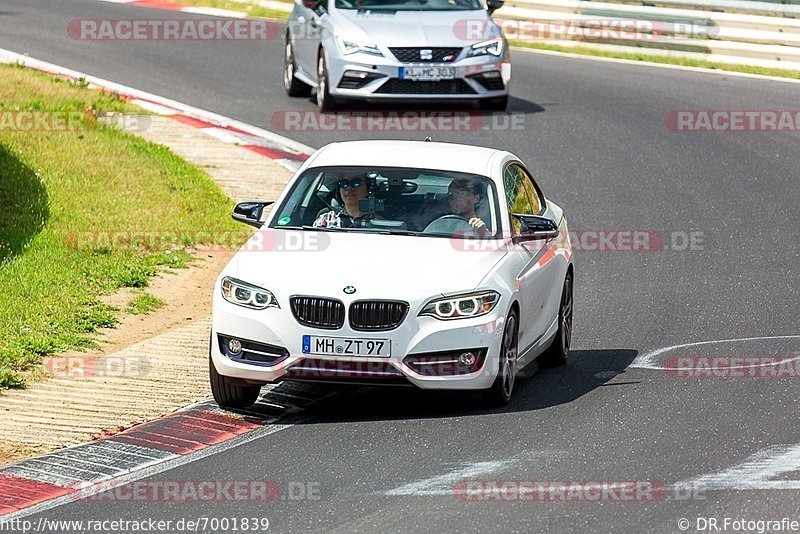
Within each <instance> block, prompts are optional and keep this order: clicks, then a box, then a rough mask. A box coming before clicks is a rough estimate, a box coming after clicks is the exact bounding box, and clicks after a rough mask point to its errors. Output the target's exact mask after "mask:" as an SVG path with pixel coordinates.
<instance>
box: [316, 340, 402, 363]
mask: <svg viewBox="0 0 800 534" xmlns="http://www.w3.org/2000/svg"><path fill="white" fill-rule="evenodd" d="M303 354H320V355H324V356H381V357H384V358H388V357H389V356H391V355H392V342H391V340H389V339H360V338H351V337H324V336H308V335H304V336H303Z"/></svg>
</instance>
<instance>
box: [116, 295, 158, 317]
mask: <svg viewBox="0 0 800 534" xmlns="http://www.w3.org/2000/svg"><path fill="white" fill-rule="evenodd" d="M165 304H166V302H164V301H163V300H161V299H160V298H158V297H155V296H153V295H151V294H150V293H142V294H140V295H137V296H136V297H134V298H133V300H131V301H130V302H129V303H128V306H127V307H126V308H125V312H126V313H130V314H133V315H144V314H145V313H150V312H151V311H154V310H157V309H159V308H163V307H164V305H165Z"/></svg>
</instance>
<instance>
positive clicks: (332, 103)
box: [316, 50, 336, 112]
mask: <svg viewBox="0 0 800 534" xmlns="http://www.w3.org/2000/svg"><path fill="white" fill-rule="evenodd" d="M329 87H330V83H329V80H328V65H327V63H325V51H324V50H320V51H319V58H318V59H317V96H316V99H317V107H318V108H319V110H320V111H321V112H325V111H330V110H332V109H334V108H335V107H336V99H335V98H333V97H332V96H331V93H330V91H329Z"/></svg>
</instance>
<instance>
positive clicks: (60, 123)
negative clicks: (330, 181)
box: [0, 65, 246, 388]
mask: <svg viewBox="0 0 800 534" xmlns="http://www.w3.org/2000/svg"><path fill="white" fill-rule="evenodd" d="M0 79H2V80H3V83H2V84H0V388H8V387H24V385H25V374H26V372H28V371H31V370H33V369H34V368H35V367H36V366H37V364H39V363H40V361H41V357H42V356H45V355H51V354H56V353H59V352H63V351H65V350H68V349H73V348H81V347H89V346H92V345H93V344H94V343H95V341H94V337H93V335H92V334H93V333H94V332H95V331H96V329H97V328H100V327H110V326H113V325H114V324H115V322H116V316H117V313H118V312H119V310H118V309H116V308H113V307H110V306H108V305H105V304H103V303H102V302H101V301H100V300H99V298H98V297H99V296H100V295H104V294H109V293H113V292H114V291H116V290H118V289H119V288H122V287H145V286H147V284H148V279H149V278H150V277H152V276H154V275H156V274H157V273H158V272H159V271H160V270H162V269H163V268H166V267H171V268H179V267H184V266H186V265H187V263H188V262H189V261H190V260H191V258H192V255H191V254H190V252H188V251H187V250H186V247H190V246H192V245H195V244H199V243H203V244H212V243H215V242H216V241H214V240H215V239H223V240H225V242H226V244H227V245H230V244H231V241H232V240H237V241H239V242H243V241H244V239H245V236H246V235H245V234H244V233H241V234H237V232H242V230H241V228H240V227H239V225H236V223H234V222H233V221H231V219H230V210H231V209H232V205H233V203H232V201H231V200H230V199H228V198H227V197H226V196H225V195H224V193H223V192H222V191H221V190H220V189H219V187H218V186H217V185H216V184H215V183H214V182H213V181H212V180H211V178H210V177H209V176H208V175H206V174H205V173H204V172H203V171H201V170H199V169H197V168H196V167H193V166H192V165H190V164H188V163H187V162H185V161H184V160H182V159H180V158H179V157H177V156H176V155H174V154H173V153H171V152H170V151H169V150H168V149H167V148H165V147H162V146H158V145H154V144H152V143H149V142H146V141H144V140H142V139H140V138H138V137H136V136H134V135H130V134H127V133H124V132H121V131H120V130H117V129H114V128H110V127H106V126H103V125H102V124H100V123H99V122H98V121H97V120H96V119H95V114H96V113H98V112H131V111H133V110H134V109H135V108H133V107H131V106H129V105H128V104H126V103H125V102H123V101H122V100H119V99H118V98H117V97H115V96H112V95H108V94H105V93H102V92H100V91H95V90H90V89H87V88H85V86H84V84H81V83H71V82H69V81H66V80H62V79H57V78H53V77H51V76H48V75H44V74H40V73H37V72H33V71H30V70H27V69H24V68H20V67H17V66H13V65H0ZM31 116H34V117H36V118H37V119H38V120H40V121H41V122H38V123H37V122H25V121H24V120H23V119H25V118H28V119H30V117H31ZM64 117H66V119H64ZM141 122H142V123H144V122H146V117H145V118H142V119H141ZM65 124H66V125H68V126H67V127H65V126H64V125H65ZM196 230H203V232H202V233H197V232H195V231H196ZM136 236H139V237H141V236H145V239H141V238H139V239H138V240H137V239H135V237H136ZM231 236H236V237H235V238H232V237H231ZM239 236H241V238H239ZM195 237H197V239H195ZM198 239H199V241H198Z"/></svg>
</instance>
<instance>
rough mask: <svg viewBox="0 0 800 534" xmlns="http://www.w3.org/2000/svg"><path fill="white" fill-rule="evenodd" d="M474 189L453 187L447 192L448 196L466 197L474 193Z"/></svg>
mask: <svg viewBox="0 0 800 534" xmlns="http://www.w3.org/2000/svg"><path fill="white" fill-rule="evenodd" d="M475 194H476V193H475V191H470V190H468V189H453V190H450V191H448V192H447V196H448V197H451V198H452V197H461V198H463V197H468V196H470V195H475Z"/></svg>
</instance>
